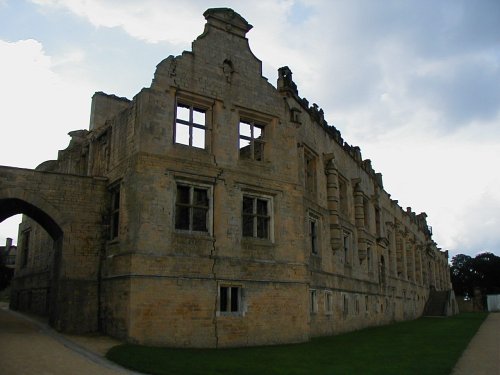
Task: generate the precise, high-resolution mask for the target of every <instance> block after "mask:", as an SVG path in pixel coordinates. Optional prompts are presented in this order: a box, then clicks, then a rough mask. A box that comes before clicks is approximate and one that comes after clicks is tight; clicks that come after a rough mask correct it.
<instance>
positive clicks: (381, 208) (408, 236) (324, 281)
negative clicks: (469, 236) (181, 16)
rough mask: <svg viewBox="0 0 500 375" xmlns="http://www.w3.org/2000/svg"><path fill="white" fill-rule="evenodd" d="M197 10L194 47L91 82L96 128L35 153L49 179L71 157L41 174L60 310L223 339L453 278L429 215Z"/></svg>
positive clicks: (421, 301) (418, 296) (417, 293)
mask: <svg viewBox="0 0 500 375" xmlns="http://www.w3.org/2000/svg"><path fill="white" fill-rule="evenodd" d="M205 17H206V19H207V24H206V25H205V30H204V32H203V34H202V35H200V36H199V37H198V38H197V39H196V40H195V41H194V42H193V45H192V51H185V52H183V53H182V55H180V56H177V57H174V56H170V57H168V58H166V59H165V60H163V61H162V62H160V63H159V64H158V66H157V69H156V72H155V74H154V79H153V82H152V84H151V87H149V88H145V89H143V90H141V91H140V92H139V93H138V94H137V95H136V96H135V97H134V99H133V100H131V101H129V100H128V99H124V98H117V97H115V96H112V95H106V94H104V93H96V95H95V96H94V98H93V105H92V115H91V126H90V130H89V131H88V132H87V131H79V132H72V133H70V135H71V137H72V142H71V143H70V146H69V147H68V149H66V150H63V151H62V152H60V153H59V159H58V160H57V161H53V162H47V163H44V165H43V169H44V171H45V173H46V175H44V176H46V177H44V178H43V179H41V180H40V182H42V181H43V183H44V184H47V181H51V178H52V177H51V176H52V174H50V173H49V172H51V173H54V172H64V173H72V175H61V174H57V176H58V177H57V178H59V180H58V181H57V182H56V181H53V185H51V184H52V182H50V183H49V185H47V186H51V188H52V190H53V191H52V190H51V191H52V193H50V194H49V193H48V192H47V194H48V196H50V197H51V198H50V199H49V200H50V201H51V202H53V203H52V204H53V205H55V206H56V207H58V208H57V209H54V210H50V209H47V211H46V212H47V213H48V215H49V216H50V217H52V218H53V221H54V223H57V224H58V225H59V226H60V231H59V232H57V233H58V236H56V237H57V238H63V243H61V242H58V243H59V245H60V246H61V249H62V250H61V252H60V253H58V252H57V251H54V254H55V257H54V262H53V263H52V267H53V268H52V269H53V270H54V271H53V272H54V274H56V275H57V277H56V278H55V279H56V280H58V281H57V283H56V282H54V284H53V285H56V286H57V288H58V289H57V290H58V294H57V298H56V299H55V302H54V303H55V306H57V309H58V310H57V313H54V314H53V316H54V317H56V318H57V319H55V321H56V323H54V324H55V325H56V326H57V327H59V328H61V329H65V330H71V328H72V327H74V326H75V325H76V324H77V323H78V324H80V323H82V324H83V322H81V320H82V316H83V317H84V318H85V319H88V321H89V323H88V324H87V325H86V326H85V324H84V326H85V329H87V330H92V329H97V327H98V328H100V329H101V330H102V331H103V332H105V333H108V334H110V335H113V336H116V337H119V338H122V339H126V340H128V341H130V342H136V343H141V344H150V345H168V346H178V347H231V346H247V345H268V344H278V343H291V342H301V341H306V340H308V339H310V338H311V337H313V336H321V335H330V334H336V333H339V332H345V331H350V330H355V329H359V328H362V327H366V326H372V325H379V324H387V323H389V322H393V321H398V320H407V319H414V318H417V317H418V316H420V315H421V313H422V311H423V308H424V306H425V302H426V300H427V298H428V294H429V290H430V288H431V287H434V288H436V289H437V290H447V289H450V287H451V286H450V280H449V271H448V265H447V253H443V252H441V251H440V250H439V249H438V248H437V245H436V244H435V243H434V241H433V240H432V233H431V230H430V228H429V227H428V226H427V223H426V215H425V213H421V214H418V215H417V214H416V213H414V212H413V211H412V210H411V208H407V209H405V210H403V209H402V208H401V207H400V206H398V204H397V203H398V202H397V201H395V200H393V199H391V197H390V195H389V194H388V193H387V192H386V191H385V190H384V187H383V181H382V175H381V174H380V173H377V172H375V171H374V169H373V167H372V165H371V161H370V160H364V159H363V158H362V155H361V151H360V149H359V147H355V146H351V145H349V144H347V143H346V142H345V141H344V140H343V138H342V136H341V133H340V131H338V130H337V129H336V128H335V127H333V126H330V125H328V124H327V122H326V121H325V119H324V114H323V111H322V110H321V109H320V108H319V107H318V106H317V105H316V104H313V105H312V106H310V105H309V102H308V101H307V99H305V98H301V97H300V96H299V95H298V89H297V86H296V84H295V83H294V82H293V79H292V73H291V70H290V69H289V68H287V67H283V68H281V69H280V70H279V72H278V82H277V89H276V88H275V87H273V86H272V85H271V84H270V83H269V82H268V81H267V79H266V78H264V77H262V63H261V61H260V60H258V59H257V58H256V57H255V56H254V55H253V53H252V52H251V50H250V48H249V45H248V40H247V39H246V33H247V32H248V31H249V30H250V29H251V26H250V25H249V24H248V23H247V22H246V21H245V20H244V19H243V18H242V17H241V16H240V15H238V14H237V13H235V12H233V11H232V10H230V9H225V8H223V9H211V10H208V11H207V12H206V13H205ZM78 155H79V156H78ZM26 173H28V172H26ZM29 173H31V172H29ZM39 173H40V172H39ZM55 175H56V174H54V176H55ZM74 175H86V176H88V177H76V176H74ZM0 176H1V175H0ZM37 176H38V174H37ZM17 183H18V184H22V186H27V188H25V189H27V190H29V189H31V186H33V188H34V189H38V188H39V185H37V184H36V183H35V184H34V185H32V184H33V183H34V182H30V181H17ZM13 186H15V184H14V185H13ZM0 192H1V191H0ZM1 197H2V196H1V195H0V199H1ZM28 201H29V200H28ZM35 206H37V207H41V208H42V209H44V208H43V207H44V206H43V205H41V204H40V203H37V204H35ZM0 208H1V207H0ZM59 211H60V212H59ZM34 219H35V220H37V219H38V220H37V221H38V222H40V218H37V217H34ZM42 224H43V220H42ZM30 225H32V222H30V221H25V222H24V223H23V228H25V227H26V226H30ZM33 225H34V224H33ZM44 227H45V229H50V225H45V226H44ZM49 232H50V230H49ZM63 233H64V236H63V237H61V236H62V234H63ZM52 234H53V233H52ZM53 237H54V236H53ZM38 242H40V241H38ZM20 253H22V251H21V252H20ZM43 254H46V255H47V256H49V254H51V253H50V252H48V251H47V252H45V253H43ZM58 254H60V256H59V258H58ZM43 262H45V263H47V262H46V260H42V258H40V259H39V260H37V261H35V263H36V264H37V267H38V265H40V264H42V263H43ZM35 263H33V267H31V268H29V267H28V268H27V269H26V270H25V271H23V270H18V276H17V277H18V282H19V283H20V282H21V276H22V274H23V272H24V273H25V276H26V280H28V279H30V278H31V280H34V278H35V270H36V267H35ZM45 263H43V264H45ZM49 263H50V262H49ZM49 268H50V267H49ZM82 283H84V284H82ZM19 285H20V284H19ZM27 285H28V284H27ZM29 285H31V286H28V287H26V288H25V289H26V290H31V291H33V287H34V285H33V283H32V284H29ZM30 288H31V289H30ZM71 288H76V290H77V292H76V293H70V289H71ZM18 290H21V288H20V287H19V288H18ZM51 294H52V293H51ZM65 298H66V300H65ZM78 309H80V310H81V311H83V312H84V314H83V315H82V316H78V315H77V314H75V312H76V311H78ZM58 319H64V323H63V322H62V321H59V320H58ZM57 322H59V323H57Z"/></svg>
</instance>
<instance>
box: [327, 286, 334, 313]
mask: <svg viewBox="0 0 500 375" xmlns="http://www.w3.org/2000/svg"><path fill="white" fill-rule="evenodd" d="M332 312H333V294H332V292H330V291H325V313H327V314H331V313H332Z"/></svg>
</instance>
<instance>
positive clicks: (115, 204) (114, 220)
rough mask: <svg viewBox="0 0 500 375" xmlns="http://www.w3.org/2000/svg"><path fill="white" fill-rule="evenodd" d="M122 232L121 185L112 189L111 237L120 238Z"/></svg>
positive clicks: (111, 238)
mask: <svg viewBox="0 0 500 375" xmlns="http://www.w3.org/2000/svg"><path fill="white" fill-rule="evenodd" d="M119 233H120V185H119V184H117V185H116V186H114V187H113V188H112V189H111V215H110V226H109V239H110V240H113V239H115V238H118V234H119Z"/></svg>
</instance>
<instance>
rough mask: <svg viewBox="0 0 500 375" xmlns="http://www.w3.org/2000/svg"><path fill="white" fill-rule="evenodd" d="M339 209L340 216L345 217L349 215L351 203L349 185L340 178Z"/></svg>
mask: <svg viewBox="0 0 500 375" xmlns="http://www.w3.org/2000/svg"><path fill="white" fill-rule="evenodd" d="M339 207H340V214H341V215H344V216H346V217H347V216H348V215H349V212H348V210H349V202H348V201H347V183H346V182H345V181H344V180H343V179H341V178H339Z"/></svg>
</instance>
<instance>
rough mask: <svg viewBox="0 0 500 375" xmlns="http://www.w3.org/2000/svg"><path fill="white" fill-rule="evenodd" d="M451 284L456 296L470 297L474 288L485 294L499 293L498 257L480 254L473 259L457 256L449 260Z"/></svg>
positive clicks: (499, 272) (499, 262) (486, 253)
mask: <svg viewBox="0 0 500 375" xmlns="http://www.w3.org/2000/svg"><path fill="white" fill-rule="evenodd" d="M451 264H452V265H451V268H450V272H451V282H452V284H453V290H454V291H455V294H456V295H460V296H469V297H471V296H472V295H473V293H474V289H475V288H480V289H481V291H482V292H483V293H485V294H488V293H489V294H497V293H500V257H497V256H496V255H495V254H492V253H488V252H485V253H481V254H478V255H476V256H475V257H474V258H472V257H470V256H469V255H464V254H458V255H455V256H454V257H453V258H452V259H451Z"/></svg>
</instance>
